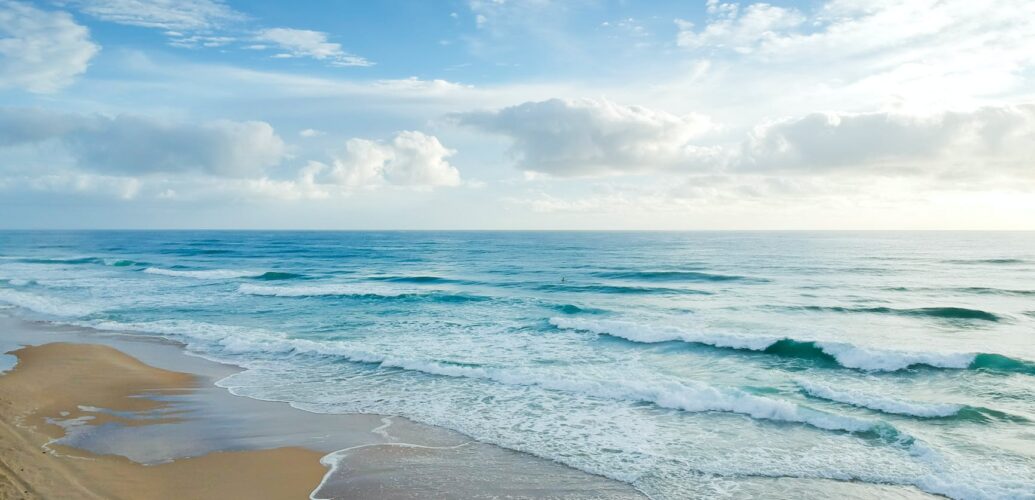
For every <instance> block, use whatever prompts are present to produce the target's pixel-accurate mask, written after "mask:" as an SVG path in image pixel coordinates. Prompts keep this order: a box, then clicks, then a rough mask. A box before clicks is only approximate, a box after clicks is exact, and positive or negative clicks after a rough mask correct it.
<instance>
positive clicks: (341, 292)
mask: <svg viewBox="0 0 1035 500" xmlns="http://www.w3.org/2000/svg"><path fill="white" fill-rule="evenodd" d="M237 290H238V291H239V292H241V293H244V294H248V295H261V296H267V297H329V296H356V297H362V296H374V297H401V296H404V295H412V294H414V293H415V292H416V291H415V290H411V289H402V288H392V287H387V286H381V285H378V284H376V283H371V284H364V283H336V284H322V285H299V286H265V285H252V284H248V283H245V284H243V285H241V286H240V287H239V288H238V289H237Z"/></svg>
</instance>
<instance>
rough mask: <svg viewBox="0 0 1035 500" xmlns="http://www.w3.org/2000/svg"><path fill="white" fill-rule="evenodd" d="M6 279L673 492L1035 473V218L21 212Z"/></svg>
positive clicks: (973, 481)
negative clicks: (839, 222) (505, 225)
mask: <svg viewBox="0 0 1035 500" xmlns="http://www.w3.org/2000/svg"><path fill="white" fill-rule="evenodd" d="M0 304H3V305H2V306H0V307H2V308H4V309H5V310H6V312H8V313H10V314H15V315H18V316H23V317H26V318H30V319H34V320H42V321H49V322H53V323H58V324H69V325H77V326H82V327H87V328H92V329H97V330H105V331H118V332H131V333H135V334H139V335H153V336H161V337H166V338H169V339H173V340H176V341H179V342H182V343H184V344H185V345H186V349H188V350H189V351H190V352H192V353H195V354H198V355H201V356H204V357H207V358H211V359H214V360H217V361H223V362H229V363H233V364H236V365H239V366H241V367H244V368H245V370H244V371H242V372H240V373H238V374H235V375H232V376H230V377H228V378H226V379H223V380H221V381H220V382H219V384H220V385H221V386H223V387H225V388H227V389H228V390H229V391H231V392H233V393H234V394H237V395H241V396H247V397H252V398H257V399H263V400H276V401H286V402H290V403H291V404H292V405H293V406H295V407H297V408H300V409H304V410H307V411H312V412H321V413H354V412H362V413H377V414H386V415H400V416H405V417H408V418H410V419H413V420H415V421H418V422H423V423H427V424H432V425H437V426H442V427H446V428H450V429H454V430H457V431H460V432H463V433H465V434H467V435H469V436H471V437H473V438H475V439H478V440H481V441H485V442H488V443H493V444H497V445H499V446H502V447H506V448H510V449H514V450H518V451H522V452H527V453H530V454H533V455H536V456H540V457H545V458H548V459H551V460H554V461H557V462H560V463H563V464H567V465H569V466H571V467H574V468H577V469H581V470H584V471H588V472H591V473H595V474H600V475H603V476H607V477H610V478H614V479H617V480H620V481H625V482H628V483H630V484H632V485H634V486H635V487H636V488H638V489H639V490H640V491H643V492H644V493H646V494H648V495H650V496H652V497H654V498H686V497H692V496H699V497H717V496H728V497H737V496H738V492H739V493H743V492H744V491H747V490H745V489H744V488H745V485H746V484H749V483H750V482H751V481H752V480H754V479H759V478H801V479H832V480H837V481H854V482H864V483H878V484H888V485H902V486H908V487H911V488H915V489H918V490H920V491H923V492H927V493H931V494H937V495H944V496H948V497H951V498H962V499H984V498H989V499H992V498H997V499H998V498H1004V499H1005V498H1035V233H1022V232H1018V233H1011V232H235V231H82V232H75V231H4V232H0Z"/></svg>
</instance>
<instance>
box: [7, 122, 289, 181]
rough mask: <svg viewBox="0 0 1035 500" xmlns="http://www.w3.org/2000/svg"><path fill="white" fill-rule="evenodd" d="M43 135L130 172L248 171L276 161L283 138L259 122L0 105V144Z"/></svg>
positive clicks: (96, 163)
mask: <svg viewBox="0 0 1035 500" xmlns="http://www.w3.org/2000/svg"><path fill="white" fill-rule="evenodd" d="M44 141H51V142H54V143H56V144H58V145H60V146H61V147H63V148H64V149H65V150H66V151H67V152H68V154H69V155H71V156H72V158H73V159H74V160H75V163H76V164H77V165H79V166H80V167H81V168H84V169H89V170H93V171H97V172H104V173H122V174H136V175H143V174H151V173H158V172H162V173H174V174H185V173H192V172H201V173H205V174H209V175H216V176H225V177H250V176H256V175H260V174H262V172H263V171H264V170H265V169H266V168H267V167H270V166H273V165H276V164H278V163H279V162H280V161H281V159H282V158H283V157H284V154H285V146H284V142H283V141H282V140H281V138H280V137H279V136H277V134H276V133H275V132H274V130H273V127H271V126H270V125H269V124H268V123H265V122H257V121H247V122H234V121H229V120H218V121H213V122H208V123H202V124H191V123H177V122H166V121H161V120H155V119H151V118H144V117H139V116H132V115H119V116H116V117H106V116H100V115H77V114H61V113H52V112H48V111H42V110H35V109H15V108H6V109H0V145H6V146H16V145H19V144H39V143H43V142H44ZM3 167H8V166H7V165H0V168H3Z"/></svg>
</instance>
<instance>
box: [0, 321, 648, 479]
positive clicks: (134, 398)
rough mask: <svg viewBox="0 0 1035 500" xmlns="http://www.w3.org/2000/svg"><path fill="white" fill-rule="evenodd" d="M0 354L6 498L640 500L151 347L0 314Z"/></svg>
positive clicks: (167, 346) (0, 466)
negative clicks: (268, 397) (255, 392)
mask: <svg viewBox="0 0 1035 500" xmlns="http://www.w3.org/2000/svg"><path fill="white" fill-rule="evenodd" d="M20 346H33V347H20ZM0 351H12V352H13V354H14V355H15V356H17V364H16V365H14V367H13V368H10V364H11V362H12V361H14V358H10V357H8V356H5V357H4V358H3V359H0V370H3V369H5V368H10V369H9V371H7V372H4V373H2V374H0V498H5V499H6V498H141V499H150V498H163V499H164V498H264V499H265V498H309V497H310V495H311V494H312V495H313V498H500V497H504V498H643V496H642V495H641V494H640V493H639V492H637V491H636V490H635V489H633V488H632V487H631V486H629V485H627V484H625V483H620V482H617V481H612V480H609V479H606V478H602V477H599V476H595V475H592V474H587V473H584V472H581V471H578V470H575V469H571V468H569V467H566V466H563V465H561V464H557V463H555V462H551V461H549V460H544V459H540V458H537V457H533V456H530V455H527V454H524V453H519V452H515V451H511V450H507V449H503V448H499V447H497V446H493V445H489V444H485V443H480V442H477V441H472V440H471V439H470V438H468V437H467V436H464V435H461V434H459V433H456V432H452V431H449V430H446V429H441V428H437V427H432V426H426V425H421V424H417V423H414V422H411V421H409V420H407V419H404V418H401V417H388V416H381V415H362V414H346V415H326V414H314V413H309V412H304V411H301V410H297V409H295V408H292V407H291V406H289V405H287V404H284V403H277V402H266V401H257V400H254V399H250V398H243V397H237V396H234V395H232V394H230V393H229V392H227V391H226V390H225V389H222V388H220V387H217V386H216V385H215V382H216V381H218V380H219V379H221V378H223V377H225V376H227V375H230V374H232V373H235V372H236V371H239V369H237V368H236V367H232V366H228V365H223V364H219V363H214V362H210V361H207V360H204V359H201V358H197V357H194V356H188V355H186V354H185V353H184V351H183V350H182V348H181V346H179V345H177V344H174V343H171V342H167V341H164V340H161V339H155V338H153V337H142V336H137V335H124V334H112V333H106V332H98V331H93V330H84V329H80V328H70V327H60V326H55V325H51V324H46V323H33V322H26V321H22V320H18V319H14V318H9V317H8V318H2V317H0ZM5 364H6V366H5Z"/></svg>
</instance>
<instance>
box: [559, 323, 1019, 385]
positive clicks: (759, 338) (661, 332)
mask: <svg viewBox="0 0 1035 500" xmlns="http://www.w3.org/2000/svg"><path fill="white" fill-rule="evenodd" d="M550 323H551V324H552V325H554V326H556V327H558V328H562V329H568V330H583V331H589V332H593V333H597V334H601V335H608V336H612V337H618V338H623V339H626V340H629V341H632V342H639V343H657V342H670V341H680V342H688V343H693V344H702V345H709V346H713V347H720V348H729V349H739V350H747V351H758V352H765V353H767V354H774V355H778V356H786V357H797V358H806V359H820V360H821V359H831V360H833V361H835V362H836V363H837V364H839V365H841V366H843V367H845V368H854V369H858V370H865V371H886V372H890V371H897V370H904V369H907V368H910V367H914V366H929V367H932V368H947V369H967V368H975V369H976V368H983V369H990V370H1000V371H1015V372H1020V373H1035V364H1033V363H1030V362H1027V361H1022V360H1015V359H1012V358H1009V357H1006V356H1002V355H999V354H985V353H952V352H949V353H938V352H920V351H899V350H892V349H877V348H870V347H862V346H857V345H854V344H849V343H845V342H828V341H818V340H798V339H791V338H787V337H777V336H763V335H738V334H729V333H711V332H696V331H688V330H684V329H682V328H677V327H674V326H656V325H646V324H639V323H634V322H630V321H622V320H597V319H583V318H564V317H556V318H550Z"/></svg>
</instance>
